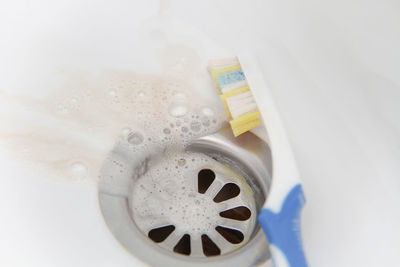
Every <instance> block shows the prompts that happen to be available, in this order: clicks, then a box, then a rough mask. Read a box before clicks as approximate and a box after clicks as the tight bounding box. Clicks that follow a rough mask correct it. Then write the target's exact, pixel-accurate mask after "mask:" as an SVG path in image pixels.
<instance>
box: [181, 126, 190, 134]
mask: <svg viewBox="0 0 400 267" xmlns="http://www.w3.org/2000/svg"><path fill="white" fill-rule="evenodd" d="M181 131H182V132H184V133H187V132H188V131H189V128H188V127H186V126H183V127H182V128H181Z"/></svg>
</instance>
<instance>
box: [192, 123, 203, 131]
mask: <svg viewBox="0 0 400 267" xmlns="http://www.w3.org/2000/svg"><path fill="white" fill-rule="evenodd" d="M190 129H191V130H192V131H194V132H198V131H200V129H201V123H200V122H199V121H192V123H191V124H190Z"/></svg>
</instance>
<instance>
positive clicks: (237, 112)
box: [229, 102, 257, 119]
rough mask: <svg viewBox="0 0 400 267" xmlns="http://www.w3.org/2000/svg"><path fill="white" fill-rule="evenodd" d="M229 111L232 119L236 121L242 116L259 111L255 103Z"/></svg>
mask: <svg viewBox="0 0 400 267" xmlns="http://www.w3.org/2000/svg"><path fill="white" fill-rule="evenodd" d="M229 110H230V111H231V114H232V118H234V119H236V118H239V117H240V116H243V115H246V114H249V113H252V112H255V111H257V104H256V103H255V102H253V103H251V104H246V105H242V106H241V107H238V108H234V109H232V110H231V109H229Z"/></svg>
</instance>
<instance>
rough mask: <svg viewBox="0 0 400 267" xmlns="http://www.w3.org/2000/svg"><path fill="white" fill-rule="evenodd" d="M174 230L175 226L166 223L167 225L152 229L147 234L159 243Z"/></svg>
mask: <svg viewBox="0 0 400 267" xmlns="http://www.w3.org/2000/svg"><path fill="white" fill-rule="evenodd" d="M174 230H175V226H173V225H167V226H163V227H159V228H155V229H152V230H151V231H150V232H149V234H148V236H149V238H150V239H151V240H153V241H154V242H156V243H160V242H163V241H164V240H165V239H166V238H167V237H168V236H169V235H170V234H171V233H172V232H173V231H174Z"/></svg>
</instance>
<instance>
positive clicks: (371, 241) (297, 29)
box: [0, 0, 400, 267]
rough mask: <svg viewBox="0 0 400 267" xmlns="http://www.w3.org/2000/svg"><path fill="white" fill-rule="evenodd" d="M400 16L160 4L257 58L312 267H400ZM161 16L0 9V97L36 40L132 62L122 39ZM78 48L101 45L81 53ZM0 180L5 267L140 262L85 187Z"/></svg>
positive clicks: (377, 9)
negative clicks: (297, 184) (289, 149)
mask: <svg viewBox="0 0 400 267" xmlns="http://www.w3.org/2000/svg"><path fill="white" fill-rule="evenodd" d="M137 2H139V1H137ZM144 2H145V3H144ZM399 3H400V2H398V1H382V0H380V1H377V0H375V1H373V0H370V1H344V0H336V1H295V0H293V1H286V0H283V1H196V2H195V1H171V2H162V7H161V11H162V12H168V13H169V14H170V16H172V17H174V18H176V19H179V20H181V21H182V22H184V23H187V24H189V25H192V26H193V27H195V28H197V29H199V30H200V31H202V32H204V33H207V35H208V37H210V38H211V39H212V40H214V41H215V42H218V43H219V44H220V45H221V46H223V47H227V48H229V49H232V50H233V51H239V50H240V49H242V48H247V49H251V50H253V51H254V52H255V53H256V54H257V55H258V56H259V58H260V61H261V62H262V70H263V71H264V73H265V77H266V79H267V80H268V82H269V83H270V85H271V90H272V94H273V97H274V101H275V102H276V105H277V108H278V111H279V112H280V114H281V116H282V119H283V122H284V125H285V127H286V129H287V131H288V134H289V138H290V141H291V143H292V145H293V149H294V152H295V156H296V159H297V161H298V165H299V168H300V171H301V174H302V178H303V182H304V188H305V193H306V197H307V205H306V207H305V209H304V213H303V221H302V224H303V225H302V226H303V238H304V245H305V249H306V253H307V258H308V260H309V262H310V264H311V265H312V266H334V267H337V266H398V265H399V264H398V262H399V260H398V258H397V254H398V252H399V251H400V242H399V239H400V230H399V224H400V208H399V204H400V194H399V193H400V107H399V102H400V86H399V84H400V49H399V47H400V4H399ZM159 8H160V3H159V2H158V1H141V2H140V4H139V3H136V2H135V1H122V0H119V1H109V2H107V1H4V0H3V1H1V2H0V79H1V80H0V82H1V83H0V90H8V91H12V90H18V89H17V88H13V85H15V84H17V82H16V81H18V79H21V78H22V77H23V75H30V73H29V70H30V69H33V68H35V67H40V58H35V55H33V52H32V51H35V49H36V47H35V43H34V42H33V41H32V40H35V38H37V36H46V37H47V38H48V39H49V42H50V43H51V44H53V45H54V44H55V45H57V44H63V43H68V44H70V47H72V48H75V49H78V48H79V49H80V55H87V57H88V58H92V59H93V58H99V57H103V58H107V59H108V60H109V62H110V64H111V65H112V64H117V63H115V62H119V63H121V62H125V61H124V60H127V61H129V60H134V59H131V58H130V56H129V49H130V48H129V45H131V44H130V43H129V42H125V39H126V38H125V37H126V36H130V38H128V39H129V40H134V37H132V36H135V31H134V30H133V28H134V26H135V25H137V24H138V23H139V22H141V21H143V20H145V19H147V18H148V17H149V16H154V15H155V14H157V12H159ZM72 33H73V34H72ZM87 36H89V38H91V40H93V44H95V43H103V44H107V45H99V46H96V45H93V46H92V44H91V43H88V42H86V43H85V42H82V43H81V42H80V38H82V39H83V38H86V37H87ZM132 38H133V39H132ZM131 42H133V41H131ZM110 47H113V48H114V49H111V48H110ZM115 48H117V49H118V50H119V51H122V52H120V53H119V54H114V53H113V51H114V50H115ZM49 49H50V50H51V45H49ZM140 49H143V50H145V49H146V48H145V47H142V48H140ZM68 52H71V57H72V59H71V61H73V60H78V59H74V58H73V54H74V53H73V52H74V51H73V50H71V51H66V53H68ZM124 53H125V55H126V56H125V58H124V57H123V56H121V55H124ZM80 60H82V62H83V63H82V64H85V58H83V59H80ZM99 60H100V59H99ZM65 64H68V62H66V63H65ZM146 64H147V63H146V62H144V63H143V65H144V66H146ZM126 67H129V63H126ZM0 123H1V122H0ZM0 170H1V174H0V177H1V178H0V179H1V186H0V265H1V266H133V264H134V263H135V262H136V260H135V259H134V258H133V257H132V256H131V255H129V254H128V253H127V252H125V251H124V249H123V248H121V247H120V245H119V244H118V243H117V241H115V240H114V238H113V237H112V235H111V234H110V233H109V232H108V229H107V228H106V226H105V224H104V223H103V221H102V218H101V214H100V212H99V209H98V204H97V202H96V201H97V200H96V199H97V196H96V188H95V186H93V185H92V184H69V183H60V182H55V181H52V180H48V179H41V178H40V177H37V176H35V175H33V174H31V173H29V172H28V171H26V170H23V169H19V168H18V167H17V165H16V164H15V163H14V162H11V161H10V160H8V159H7V158H6V157H5V156H4V155H2V156H1V158H0Z"/></svg>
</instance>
